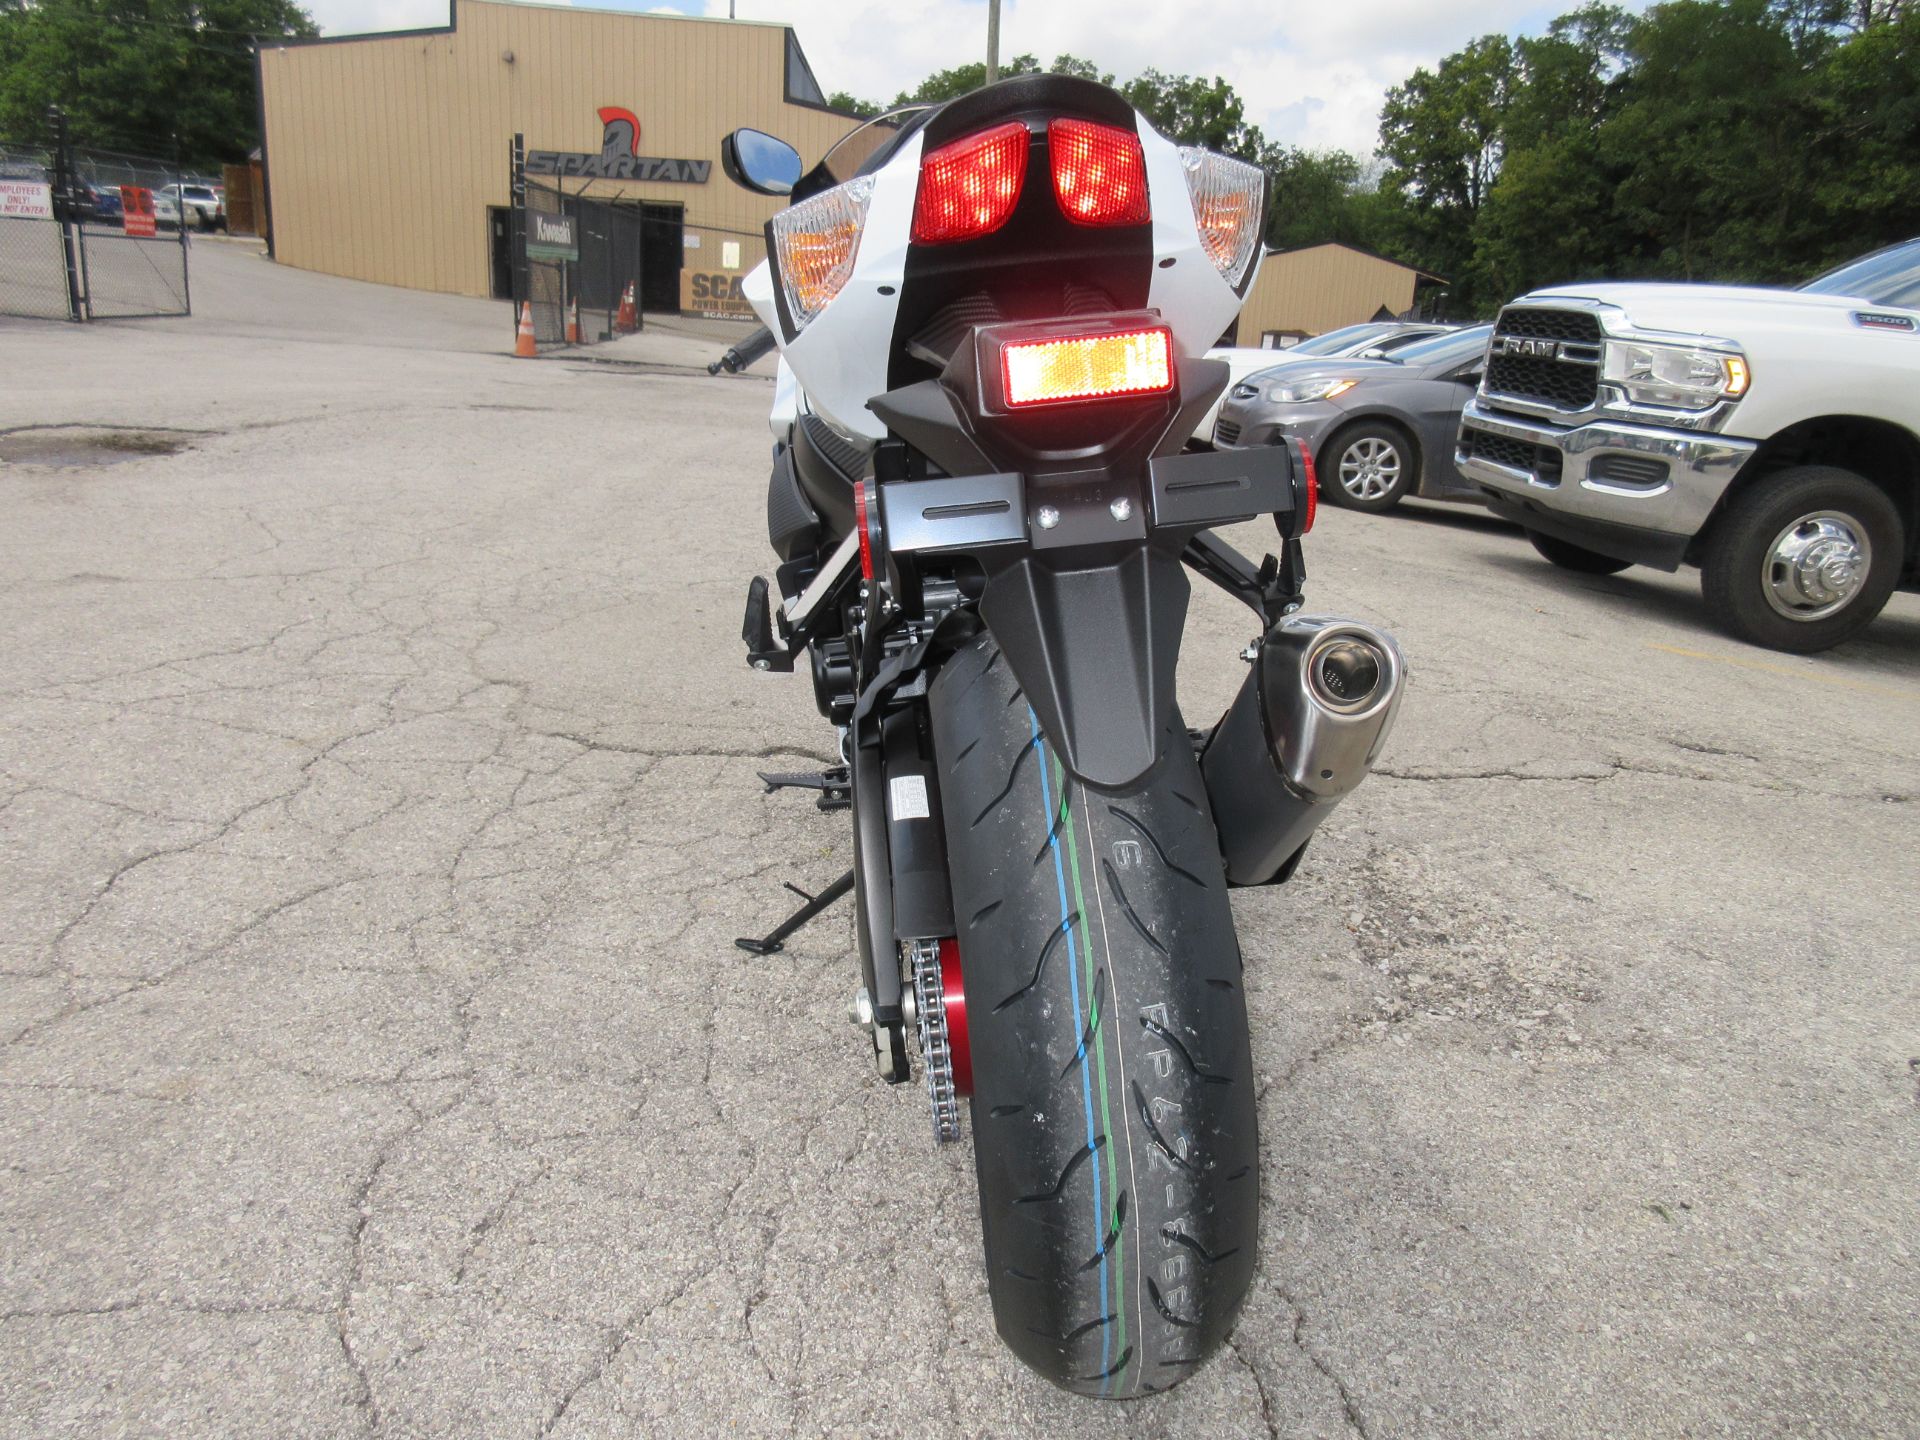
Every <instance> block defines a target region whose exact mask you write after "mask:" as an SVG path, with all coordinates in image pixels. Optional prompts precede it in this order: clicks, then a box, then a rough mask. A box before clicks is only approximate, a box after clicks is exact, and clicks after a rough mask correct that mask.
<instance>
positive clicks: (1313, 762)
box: [1200, 615, 1407, 885]
mask: <svg viewBox="0 0 1920 1440" xmlns="http://www.w3.org/2000/svg"><path fill="white" fill-rule="evenodd" d="M1406 677H1407V667H1406V662H1405V660H1403V659H1402V658H1401V655H1400V647H1399V646H1398V645H1396V644H1395V643H1394V641H1393V638H1392V637H1391V636H1390V635H1388V634H1387V633H1386V632H1385V631H1383V630H1378V629H1375V628H1374V627H1373V626H1371V625H1366V624H1363V623H1361V622H1360V621H1357V620H1334V619H1329V618H1327V617H1325V616H1309V615H1290V616H1288V617H1287V618H1286V619H1284V620H1282V621H1281V622H1280V623H1279V624H1278V625H1276V626H1274V627H1273V629H1271V630H1269V631H1268V632H1267V634H1266V638H1265V639H1263V640H1262V641H1261V642H1260V646H1259V649H1258V651H1257V652H1256V654H1255V656H1254V661H1253V669H1252V671H1251V672H1250V673H1249V674H1248V676H1247V683H1246V684H1244V685H1242V686H1241V687H1240V693H1239V694H1238V695H1236V696H1234V698H1233V704H1232V705H1230V706H1228V707H1227V713H1226V715H1225V716H1224V717H1223V718H1222V719H1221V721H1220V724H1219V725H1218V726H1216V727H1215V729H1214V732H1213V736H1212V738H1211V739H1209V740H1208V742H1207V748H1206V750H1205V752H1204V753H1203V754H1202V755H1201V757H1200V771H1201V774H1202V775H1203V776H1204V778H1205V780H1206V786H1207V797H1208V799H1209V800H1211V801H1212V802H1213V818H1214V823H1215V825H1216V826H1217V827H1218V828H1219V832H1220V851H1221V854H1222V855H1223V856H1224V857H1225V859H1226V862H1227V881H1228V883H1229V884H1232V885H1265V884H1268V883H1270V882H1277V881H1283V880H1286V879H1287V878H1288V877H1290V876H1291V875H1292V874H1293V870H1294V867H1295V866H1296V865H1297V864H1298V863H1299V860H1300V853H1301V851H1302V850H1304V849H1305V848H1306V844H1307V841H1308V840H1309V839H1310V838H1312V835H1313V832H1314V829H1315V827H1317V826H1318V825H1319V824H1320V822H1321V821H1322V820H1324V819H1326V818H1327V816H1328V815H1330V814H1332V813H1333V808H1334V806H1336V805H1337V804H1339V803H1340V800H1341V798H1342V797H1343V796H1344V795H1346V793H1347V792H1348V791H1350V790H1352V789H1353V787H1354V786H1356V785H1358V784H1359V783H1360V782H1361V781H1362V780H1364V779H1366V777H1367V772H1368V771H1370V770H1371V769H1372V768H1373V763H1374V761H1375V760H1376V759H1377V758H1378V757H1379V754H1380V750H1381V747H1382V746H1384V745H1385V744H1386V740H1387V732H1388V731H1389V730H1391V729H1392V728H1393V717H1394V713H1395V712H1396V711H1397V710H1398V709H1399V707H1400V692H1401V689H1402V688H1403V687H1404V685H1405V683H1406Z"/></svg>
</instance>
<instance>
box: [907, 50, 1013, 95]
mask: <svg viewBox="0 0 1920 1440" xmlns="http://www.w3.org/2000/svg"><path fill="white" fill-rule="evenodd" d="M1039 68H1040V62H1039V61H1038V60H1036V59H1035V58H1034V57H1033V56H1031V55H1016V56H1014V57H1013V59H1011V60H1009V61H1008V62H1007V63H1006V64H1004V65H1002V66H1001V67H1000V78H1001V79H1002V80H1005V79H1007V78H1008V77H1009V76H1013V75H1031V74H1033V73H1034V72H1035V71H1037V70H1039ZM986 83H987V66H986V62H985V61H983V60H975V61H973V62H972V63H971V64H968V65H956V66H954V67H953V68H952V69H951V70H940V71H936V72H935V73H934V74H932V75H929V76H928V77H927V78H926V79H924V80H922V81H921V82H920V88H919V89H917V90H902V91H901V92H900V93H899V94H898V95H896V96H894V99H893V103H894V104H895V105H924V104H937V103H939V102H940V101H942V100H957V99H958V98H959V97H960V96H962V95H966V94H968V93H970V92H972V91H974V90H978V89H979V88H980V87H981V86H982V85H985V84H986Z"/></svg>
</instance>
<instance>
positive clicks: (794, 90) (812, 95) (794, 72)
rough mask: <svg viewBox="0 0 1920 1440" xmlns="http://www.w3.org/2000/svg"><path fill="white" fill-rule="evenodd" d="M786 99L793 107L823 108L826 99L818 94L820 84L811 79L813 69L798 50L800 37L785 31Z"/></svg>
mask: <svg viewBox="0 0 1920 1440" xmlns="http://www.w3.org/2000/svg"><path fill="white" fill-rule="evenodd" d="M787 99H788V101H790V102H791V103H792V104H795V105H819V106H821V107H823V108H824V107H825V105H826V103H827V97H826V96H825V95H823V94H822V93H821V92H820V82H819V81H818V80H816V79H814V78H813V67H812V66H811V65H809V64H807V57H806V55H805V53H804V52H802V51H801V49H800V37H799V36H798V35H796V34H794V33H793V31H791V30H789V31H787Z"/></svg>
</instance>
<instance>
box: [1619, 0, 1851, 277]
mask: <svg viewBox="0 0 1920 1440" xmlns="http://www.w3.org/2000/svg"><path fill="white" fill-rule="evenodd" d="M1816 48H1818V49H1825V48H1826V47H1825V45H1824V44H1821V45H1819V46H1818V47H1816ZM1625 64H1626V67H1627V70H1626V74H1625V76H1624V78H1623V81H1622V90H1621V103H1620V105H1619V108H1618V109H1617V111H1615V112H1614V113H1613V114H1612V115H1611V116H1609V117H1608V119H1607V122H1606V124H1605V125H1604V126H1603V127H1602V128H1601V131H1600V135H1599V150H1600V156H1601V160H1602V163H1603V164H1604V165H1606V166H1607V168H1608V169H1610V170H1611V171H1612V172H1613V173H1614V174H1616V175H1618V176H1619V186H1618V188H1617V189H1616V190H1615V192H1614V208H1615V212H1616V213H1617V215H1618V216H1619V218H1620V219H1621V221H1622V222H1623V223H1624V225H1625V226H1626V227H1627V228H1628V230H1629V231H1630V232H1631V236H1632V238H1631V241H1630V245H1631V248H1630V249H1629V250H1628V251H1627V253H1626V255H1625V256H1624V257H1623V258H1626V259H1628V260H1630V261H1631V263H1632V266H1633V268H1635V269H1637V270H1640V271H1642V272H1643V273H1653V274H1661V275H1671V276H1676V277H1679V278H1684V279H1695V278H1704V277H1712V278H1715V279H1723V280H1766V279H1772V278H1775V277H1776V276H1777V275H1778V274H1779V273H1780V270H1781V268H1782V265H1783V263H1789V258H1790V257H1793V256H1796V255H1799V254H1804V253H1806V252H1807V250H1808V249H1809V248H1813V247H1811V246H1810V245H1809V243H1808V242H1809V240H1810V238H1811V235H1810V232H1811V231H1812V230H1814V229H1817V226H1818V221H1817V217H1816V216H1815V215H1814V214H1813V213H1812V207H1811V201H1812V199H1813V177H1812V174H1811V166H1810V154H1809V146H1808V143H1807V142H1808V139H1809V138H1810V137H1811V136H1813V135H1814V134H1815V133H1816V129H1817V125H1818V113H1817V107H1816V106H1815V104H1814V95H1813V90H1812V86H1811V85H1810V84H1809V76H1808V74H1807V71H1806V68H1805V66H1804V65H1803V63H1802V60H1801V53H1800V50H1799V48H1798V46H1797V45H1796V39H1795V36H1794V34H1793V33H1792V31H1791V30H1790V29H1789V26H1788V24H1787V23H1786V17H1785V16H1784V15H1783V13H1782V12H1781V11H1779V10H1775V9H1773V8H1770V7H1769V5H1768V4H1767V0H1672V3H1669V4H1664V5H1659V6H1656V7H1654V8H1653V9H1652V10H1650V11H1648V12H1647V14H1646V15H1645V16H1644V17H1643V18H1642V19H1641V21H1640V22H1639V23H1638V24H1636V25H1635V26H1633V28H1632V30H1631V32H1630V35H1629V37H1628V42H1627V54H1626V57H1625ZM1736 76H1737V77H1738V84H1737V87H1735V88H1734V89H1732V90H1730V89H1729V85H1728V82H1729V79H1730V77H1736Z"/></svg>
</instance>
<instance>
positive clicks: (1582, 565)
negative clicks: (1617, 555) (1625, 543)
mask: <svg viewBox="0 0 1920 1440" xmlns="http://www.w3.org/2000/svg"><path fill="white" fill-rule="evenodd" d="M1527 539H1528V540H1529V541H1530V542H1531V543H1532V545H1533V548H1534V549H1536V550H1538V551H1539V552H1540V553H1541V554H1542V555H1543V556H1545V557H1546V558H1547V559H1549V560H1551V561H1552V562H1553V563H1554V564H1556V565H1558V566H1559V567H1560V568H1561V569H1562V570H1572V571H1574V572H1575V573H1577V574H1580V575H1618V574H1619V573H1620V572H1621V571H1622V570H1626V569H1630V568H1631V567H1632V565H1633V562H1632V561H1631V560H1616V559H1614V558H1613V556H1611V555H1602V554H1601V553H1600V552H1599V551H1598V550H1589V549H1587V547H1586V546H1584V545H1575V544H1574V543H1573V542H1572V541H1571V540H1561V539H1557V538H1555V537H1554V536H1552V535H1542V534H1541V533H1540V532H1539V531H1538V530H1529V531H1527Z"/></svg>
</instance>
